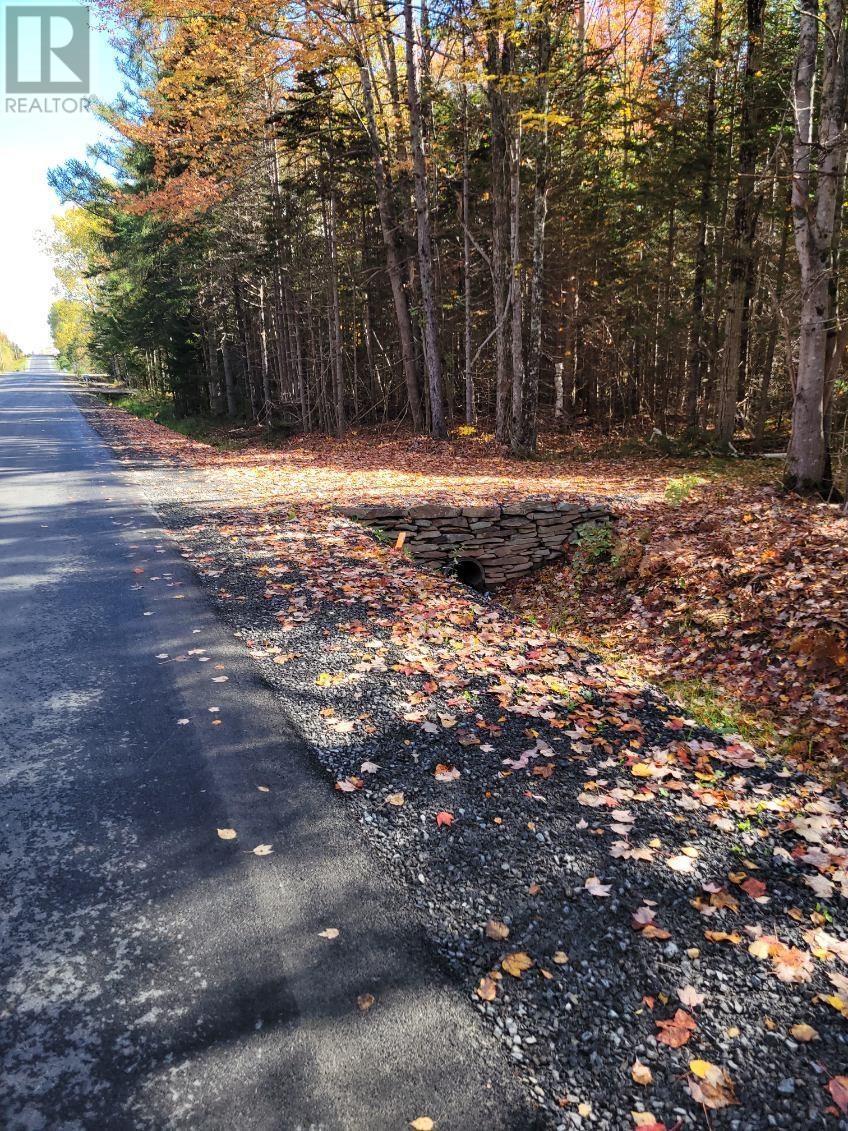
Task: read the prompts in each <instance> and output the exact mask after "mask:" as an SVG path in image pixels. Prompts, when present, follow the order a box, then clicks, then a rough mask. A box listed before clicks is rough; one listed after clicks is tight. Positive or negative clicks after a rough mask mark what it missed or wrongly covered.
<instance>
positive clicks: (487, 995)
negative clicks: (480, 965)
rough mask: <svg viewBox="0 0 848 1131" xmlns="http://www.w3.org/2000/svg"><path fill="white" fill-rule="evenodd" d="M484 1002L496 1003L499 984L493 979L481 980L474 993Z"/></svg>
mask: <svg viewBox="0 0 848 1131" xmlns="http://www.w3.org/2000/svg"><path fill="white" fill-rule="evenodd" d="M474 992H475V993H476V994H477V997H479V998H480V999H481V1000H482V1001H494V1000H495V998H496V997H497V994H498V984H497V982H495V981H494V980H493V979H492V978H481V979H480V985H479V986H478V987H477V989H476V990H475V991H474Z"/></svg>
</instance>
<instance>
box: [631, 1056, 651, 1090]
mask: <svg viewBox="0 0 848 1131" xmlns="http://www.w3.org/2000/svg"><path fill="white" fill-rule="evenodd" d="M630 1075H631V1077H632V1079H633V1083H634V1084H642V1085H643V1086H646V1085H648V1084H650V1083H652V1082H653V1079H654V1074H653V1073H652V1072H651V1070H650V1068H649V1067H648V1065H647V1064H643V1063H642V1062H641V1060H639V1059H638V1058H637V1059H636V1060H635V1061H634V1062H633V1065H632V1067H631V1069H630Z"/></svg>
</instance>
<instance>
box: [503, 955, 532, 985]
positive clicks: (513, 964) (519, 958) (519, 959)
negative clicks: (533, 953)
mask: <svg viewBox="0 0 848 1131" xmlns="http://www.w3.org/2000/svg"><path fill="white" fill-rule="evenodd" d="M532 965H533V959H532V958H531V957H530V955H529V954H525V953H524V951H523V950H516V951H515V952H514V953H512V954H508V955H507V956H506V958H504V959H502V961H501V966H502V967H503V968H504V970H506V972H507V974H511V975H512V977H513V978H520V977H521V975H522V974H523V973H524V971H525V970H529V969H530V967H531V966H532Z"/></svg>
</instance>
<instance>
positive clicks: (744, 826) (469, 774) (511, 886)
mask: <svg viewBox="0 0 848 1131" xmlns="http://www.w3.org/2000/svg"><path fill="white" fill-rule="evenodd" d="M80 401H81V405H82V407H83V408H84V410H85V411H86V412H87V415H88V417H89V420H90V422H91V423H92V424H93V425H94V426H95V427H96V428H97V430H98V431H99V432H100V433H101V435H103V436H104V437H105V438H106V439H107V440H108V441H109V442H110V443H111V444H112V445H113V447H114V448H115V450H116V453H117V454H118V455H119V457H120V458H123V459H125V460H126V461H127V464H128V470H131V473H132V474H136V475H138V477H139V478H140V480H141V482H142V485H143V487H144V490H145V491H146V493H147V494H148V496H149V498H150V499H151V501H152V502H153V503H154V505H155V506H156V507H157V509H158V510H159V513H160V514H161V516H162V518H163V520H164V521H165V523H166V525H167V527H168V528H169V529H170V530H171V532H172V533H173V535H174V537H175V538H176V540H177V541H178V543H179V545H180V547H181V550H182V552H183V554H184V556H185V557H186V558H187V559H188V560H189V561H190V562H191V563H192V565H193V566H194V568H195V570H196V572H197V574H198V576H199V578H200V580H201V582H202V584H203V585H204V586H205V587H206V588H207V589H208V592H209V594H210V598H211V599H212V601H213V602H214V603H215V606H216V608H217V609H218V611H219V613H220V615H221V616H222V617H223V619H224V620H225V622H226V623H227V624H228V625H229V626H230V627H231V629H232V631H233V632H234V633H235V634H236V635H237V636H238V637H239V638H240V639H241V640H242V641H243V642H244V644H245V646H246V647H247V648H248V650H249V651H250V654H251V655H252V656H253V658H254V659H255V661H256V663H257V664H258V665H260V667H261V671H262V674H263V677H264V678H265V679H266V680H267V682H268V683H269V684H270V685H271V686H272V687H273V688H275V689H276V690H277V691H278V692H279V694H280V696H281V698H282V700H283V702H284V704H285V708H286V710H287V712H288V714H289V716H290V718H291V720H292V722H293V723H294V725H295V726H296V728H297V729H298V730H299V731H300V733H301V734H302V735H303V736H304V737H305V738H306V739H307V740H308V741H309V742H310V744H311V745H312V747H313V749H314V750H315V753H316V757H317V759H318V761H319V762H320V765H321V766H322V768H323V769H324V770H325V771H326V773H327V774H328V775H330V776H331V778H332V779H333V780H334V781H335V782H336V785H337V804H338V805H339V806H344V807H346V808H348V809H349V810H350V818H351V820H357V821H358V822H359V823H360V825H361V827H362V831H363V836H365V837H366V840H367V843H368V845H369V847H370V848H371V850H372V851H373V852H374V853H375V854H376V855H377V857H378V858H379V859H380V861H381V862H382V863H383V864H384V865H385V867H386V869H387V870H390V871H391V872H392V873H393V874H394V875H395V876H397V877H399V878H400V879H401V880H402V881H403V882H404V883H405V884H406V885H407V887H408V891H409V898H410V902H411V904H414V906H415V908H416V913H417V914H421V915H422V917H423V919H424V922H425V924H426V929H427V935H428V940H429V943H430V945H431V946H432V948H433V949H434V951H435V953H436V954H437V955H438V956H439V958H440V960H441V961H442V962H443V963H444V965H445V967H446V968H447V969H448V970H449V971H450V972H451V974H452V976H453V977H454V979H455V983H456V986H457V992H461V993H464V994H466V995H468V996H469V997H470V998H471V1000H473V1001H474V1003H475V1005H476V1007H477V1009H479V1011H480V1012H481V1014H483V1015H484V1017H485V1018H486V1020H487V1022H488V1024H490V1025H491V1026H492V1027H493V1029H494V1031H495V1032H496V1033H497V1035H498V1036H499V1037H500V1038H501V1039H502V1040H503V1041H504V1042H505V1044H506V1045H507V1047H508V1051H509V1055H510V1057H511V1058H512V1059H513V1060H514V1062H515V1063H516V1065H517V1066H518V1067H519V1068H520V1070H521V1071H522V1074H523V1078H524V1081H525V1083H526V1086H527V1088H528V1090H529V1092H530V1094H531V1095H532V1096H533V1097H534V1099H535V1101H536V1102H537V1103H538V1104H539V1105H540V1108H541V1109H542V1111H543V1112H544V1118H545V1120H546V1122H547V1125H549V1126H550V1127H564V1128H571V1127H601V1128H611V1129H613V1128H614V1129H618V1128H621V1129H625V1128H626V1129H629V1128H632V1127H634V1126H637V1125H641V1126H654V1127H656V1128H659V1127H661V1126H662V1125H663V1124H664V1125H665V1126H666V1127H668V1128H671V1127H674V1126H680V1127H687V1128H688V1127H715V1128H733V1129H739V1131H742V1129H744V1131H755V1129H760V1128H768V1127H785V1128H792V1129H796V1128H814V1127H837V1126H838V1127H848V1120H846V1118H845V1115H844V1112H845V1110H846V1108H848V1091H846V1090H845V1089H846V1088H848V1081H845V1084H844V1085H843V1084H840V1082H839V1081H840V1078H842V1077H843V1075H844V1074H845V1073H846V1072H848V1057H846V1051H848V1041H846V1032H848V1030H846V1017H847V1016H848V941H846V938H848V935H847V934H846V929H845V920H844V911H845V900H846V896H848V847H847V845H848V841H846V831H848V830H846V822H845V797H844V795H843V793H841V792H834V790H833V789H828V788H826V787H825V786H824V785H823V784H822V783H820V782H818V781H817V780H815V779H813V778H811V777H809V776H808V775H806V774H804V773H801V772H798V771H797V770H796V769H794V768H793V767H792V766H791V765H787V764H784V763H781V762H774V761H767V760H766V759H765V758H764V757H762V756H761V755H760V754H758V753H757V752H756V751H754V750H753V749H752V748H750V747H749V746H747V745H746V744H745V743H744V742H743V741H741V740H737V739H734V737H733V736H725V737H721V736H719V735H716V734H713V733H711V732H708V731H705V730H704V729H702V728H700V727H698V726H697V725H696V724H695V723H694V722H693V721H692V720H688V719H686V718H684V717H681V715H680V714H679V708H676V707H675V706H674V704H672V703H670V702H669V701H668V700H666V699H665V698H663V697H662V696H661V695H660V694H659V693H657V692H655V691H654V690H652V689H651V688H647V687H643V686H638V685H633V684H628V683H626V682H623V681H622V680H620V679H618V678H617V677H615V676H614V675H612V674H611V673H610V672H608V671H607V670H605V669H604V668H603V667H602V666H601V665H600V664H599V663H598V662H597V660H596V659H595V658H594V657H593V656H592V655H591V654H590V653H587V652H584V651H582V650H579V649H576V648H573V647H570V646H569V645H568V643H567V641H565V640H563V639H561V638H558V637H556V636H554V635H551V634H549V633H547V632H545V631H542V630H541V629H538V628H536V627H534V626H533V625H531V624H528V623H527V622H523V621H520V620H518V619H517V618H515V617H514V616H513V615H512V614H510V613H508V612H507V611H506V610H504V609H503V608H501V607H499V606H498V605H497V604H496V603H494V602H490V601H488V600H486V599H484V598H480V597H478V596H476V595H475V594H473V593H471V592H470V591H467V590H464V589H463V588H462V587H460V586H458V585H457V584H456V583H454V582H452V581H450V580H448V579H445V578H442V577H439V576H435V575H431V574H426V573H423V572H421V571H420V570H418V569H416V568H414V567H413V566H412V565H411V564H410V563H409V562H408V561H406V560H405V559H404V558H403V556H402V555H400V554H398V553H395V552H394V551H393V550H392V549H391V548H390V547H388V546H384V545H381V544H380V543H379V542H377V541H375V540H374V539H373V538H372V537H371V536H370V535H368V534H367V533H365V532H364V531H362V530H361V529H360V528H358V527H356V526H355V525H354V524H353V523H351V522H348V521H347V520H344V519H341V518H338V517H335V516H333V515H332V514H330V513H329V511H328V510H326V509H323V508H322V507H321V506H320V505H319V504H318V502H317V501H316V505H314V506H309V505H303V504H299V505H298V506H297V507H296V508H290V507H289V505H287V501H286V499H269V498H267V496H266V495H263V493H262V491H261V490H260V489H258V488H257V489H256V490H251V488H250V484H249V480H248V479H245V478H242V479H240V480H239V481H238V483H239V490H238V492H236V490H235V484H234V480H233V479H232V478H231V477H228V476H227V475H226V474H225V473H223V472H222V471H221V470H220V469H216V468H215V466H214V464H212V465H210V466H208V467H204V466H203V453H202V451H200V450H199V448H200V446H198V445H193V444H191V442H190V441H183V440H182V438H174V434H173V433H168V434H167V448H166V449H165V448H164V447H163V448H162V449H160V450H158V451H157V450H156V448H155V445H154V447H153V449H152V450H151V426H150V425H149V424H145V425H144V427H143V428H141V427H139V422H137V421H135V420H134V418H132V417H128V416H126V415H125V414H123V413H121V412H120V411H119V410H115V409H105V408H103V407H102V406H99V405H96V404H93V403H92V402H91V401H90V400H88V399H87V398H80ZM159 431H164V430H159ZM163 444H164V440H163ZM704 1066H706V1067H704Z"/></svg>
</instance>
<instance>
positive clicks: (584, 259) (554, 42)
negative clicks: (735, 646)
mask: <svg viewBox="0 0 848 1131" xmlns="http://www.w3.org/2000/svg"><path fill="white" fill-rule="evenodd" d="M101 14H102V16H103V18H104V19H107V20H109V21H110V23H111V26H112V30H113V34H114V36H115V40H116V42H117V44H118V46H119V49H120V52H121V58H122V66H123V70H124V74H125V76H126V86H125V91H124V94H123V96H122V97H121V98H120V99H119V100H118V102H117V103H116V104H114V105H110V106H105V105H103V106H100V107H99V111H98V112H99V113H100V114H101V115H102V117H103V118H104V120H105V121H106V122H107V123H108V125H109V127H110V131H111V132H110V136H111V139H112V140H111V141H110V142H109V143H108V144H103V145H101V146H99V147H98V148H96V149H95V150H94V151H92V152H91V153H90V154H89V155H88V156H87V157H85V158H83V156H82V155H81V157H80V159H79V160H72V161H70V162H67V163H66V164H65V165H64V166H62V167H60V168H56V169H54V170H53V171H52V173H51V182H52V184H53V187H54V188H55V189H56V190H57V191H58V193H59V195H60V197H61V199H62V200H63V201H64V202H65V203H66V205H67V207H66V209H65V211H64V213H63V214H62V215H61V216H60V217H59V218H58V219H57V225H56V231H55V232H54V235H53V250H54V255H55V259H56V264H57V276H58V279H59V297H58V299H57V301H56V303H55V305H54V307H53V310H52V312H51V325H52V327H53V331H54V337H55V341H56V345H57V347H58V348H59V350H60V353H61V356H62V359H63V360H64V362H65V363H66V364H70V365H72V366H73V367H74V368H76V369H77V370H80V369H84V368H97V369H103V370H106V371H108V372H109V373H111V374H112V376H113V377H115V378H116V379H121V380H124V381H126V382H127V383H129V384H130V385H132V386H134V387H137V388H139V389H142V390H147V391H149V392H150V393H165V394H168V395H169V396H172V397H173V404H174V407H175V410H176V411H177V413H179V414H208V415H210V416H213V417H214V416H219V417H222V418H231V419H233V420H236V419H239V420H248V421H252V422H255V423H257V424H261V425H263V426H267V428H268V429H275V428H279V429H282V430H303V431H304V432H308V431H320V432H324V433H327V434H330V435H336V436H342V435H344V434H345V432H346V430H349V429H351V428H360V427H365V426H368V425H374V424H386V423H392V424H395V425H397V426H398V427H405V428H408V429H411V430H414V431H416V432H421V433H428V434H429V435H430V436H431V437H433V438H435V439H442V438H444V437H446V436H447V435H448V434H449V432H450V430H451V429H456V428H461V427H466V428H467V427H469V426H470V427H479V428H481V429H484V430H487V431H490V432H491V433H492V434H494V436H495V438H496V440H497V441H499V442H501V443H502V444H504V445H508V446H509V448H510V449H511V452H512V453H513V454H514V455H515V456H531V455H533V454H534V453H535V452H536V450H537V446H538V443H539V436H540V435H542V436H544V435H545V434H548V433H550V432H568V431H569V430H572V429H575V428H582V427H587V426H593V427H596V428H598V429H600V430H602V431H613V430H621V429H623V430H625V431H626V430H630V429H632V430H635V431H638V432H641V433H642V434H652V435H654V436H655V437H657V439H658V441H659V442H660V443H666V444H671V443H680V444H685V443H689V444H708V445H709V446H710V450H712V451H716V452H722V451H723V452H733V451H734V450H735V448H734V445H739V444H740V443H742V442H743V441H744V442H745V443H746V444H749V445H750V446H751V447H752V448H754V449H756V448H758V447H759V448H762V447H763V446H764V445H771V446H774V445H775V444H776V445H777V446H778V447H779V448H780V449H781V450H782V449H783V448H785V447H786V445H787V442H788V454H787V458H786V462H785V472H784V474H785V481H786V484H787V486H788V487H790V488H796V489H798V490H801V491H805V492H806V491H815V492H818V493H822V494H824V495H825V497H829V498H833V499H837V498H839V495H840V488H844V484H843V483H842V482H841V478H842V475H843V471H841V470H839V468H840V467H841V466H842V465H844V463H845V462H846V461H845V454H844V453H845V447H846V416H847V415H848V395H846V393H848V384H846V379H845V376H844V362H845V355H846V348H848V321H846V320H845V318H844V316H843V312H842V307H843V305H844V299H843V295H842V286H841V260H842V257H843V255H844V242H845V241H844V239H843V235H842V224H841V218H842V211H843V205H844V189H845V162H846V152H848V150H847V149H846V144H845V140H846V139H845V125H846V121H845V119H846V54H845V47H846V42H845V37H846V12H845V2H844V0H826V2H825V3H824V4H823V5H822V6H821V7H820V6H819V5H818V4H817V3H816V2H814V0H801V3H800V5H798V6H796V5H794V4H790V3H788V2H787V0H771V2H770V3H766V0H745V2H744V3H742V2H741V0H700V2H696V0H568V2H567V3H563V2H562V0H490V2H487V3H479V4H478V3H476V2H471V0H439V2H438V3H435V2H434V3H428V2H427V0H419V3H417V4H415V5H413V4H412V0H403V2H402V3H394V4H393V3H391V2H390V0H310V3H309V4H308V5H302V4H300V3H292V4H288V5H285V6H282V7H280V6H277V5H269V4H266V3H264V2H263V0H249V2H248V3H238V4H236V3H233V2H232V0H214V2H212V3H208V4H206V5H204V6H203V8H202V10H200V11H198V10H197V8H196V7H195V6H194V5H190V4H187V3H185V2H184V0H169V2H168V3H167V4H165V3H163V2H162V0H145V3H143V4H142V3H135V2H134V0H128V2H125V3H121V4H120V5H119V6H118V7H117V8H116V7H115V6H114V5H112V4H109V5H108V6H107V7H104V8H102V9H101ZM835 469H836V470H835ZM834 480H835V482H834Z"/></svg>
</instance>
